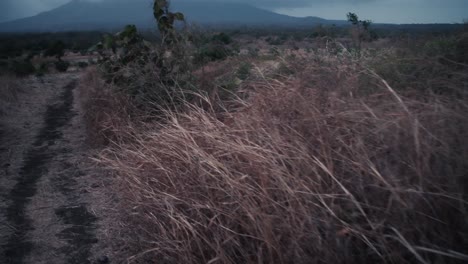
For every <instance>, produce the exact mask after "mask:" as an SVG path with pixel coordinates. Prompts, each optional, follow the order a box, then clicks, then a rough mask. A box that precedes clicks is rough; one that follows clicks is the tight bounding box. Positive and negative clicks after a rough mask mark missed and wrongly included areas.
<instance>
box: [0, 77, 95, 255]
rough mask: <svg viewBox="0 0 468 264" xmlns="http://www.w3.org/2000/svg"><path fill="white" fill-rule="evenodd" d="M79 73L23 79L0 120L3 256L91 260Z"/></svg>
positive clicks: (92, 237)
mask: <svg viewBox="0 0 468 264" xmlns="http://www.w3.org/2000/svg"><path fill="white" fill-rule="evenodd" d="M78 78H79V75H78V74H61V75H55V76H48V77H45V78H44V79H37V78H31V79H30V80H28V81H24V84H23V85H24V86H26V88H27V89H24V90H25V92H24V95H22V96H20V98H19V100H21V103H19V104H18V105H17V106H16V108H15V107H13V108H12V109H11V111H8V113H6V114H4V115H5V116H3V117H1V116H0V118H2V119H1V123H0V150H1V152H0V153H1V155H0V165H2V172H1V174H0V186H1V189H0V194H1V198H0V223H2V224H0V262H1V263H93V261H92V260H93V259H95V257H94V256H93V254H92V247H93V246H94V245H95V244H96V243H97V242H98V240H97V238H96V228H97V217H96V216H95V214H94V213H92V212H90V210H89V209H88V208H89V207H90V205H89V202H90V194H89V191H88V189H87V188H88V183H84V182H83V181H80V178H81V177H83V176H84V175H85V171H86V160H87V158H86V147H85V144H84V128H83V127H82V122H81V115H80V113H79V109H80V108H79V106H78V104H77V103H76V102H75V101H76V100H74V98H75V95H76V89H75V88H76V86H77V79H78Z"/></svg>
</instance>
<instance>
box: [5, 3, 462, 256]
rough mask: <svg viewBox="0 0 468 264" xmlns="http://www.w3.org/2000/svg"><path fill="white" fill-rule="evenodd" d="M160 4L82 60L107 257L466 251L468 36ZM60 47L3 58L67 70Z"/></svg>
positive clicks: (85, 106)
mask: <svg viewBox="0 0 468 264" xmlns="http://www.w3.org/2000/svg"><path fill="white" fill-rule="evenodd" d="M153 14H154V16H155V19H156V21H157V27H158V30H159V34H158V37H155V36H151V37H149V36H148V35H145V34H144V33H142V32H140V31H138V29H137V28H136V27H135V26H133V25H129V26H127V27H125V28H124V29H123V30H122V31H120V32H118V33H116V34H110V33H108V34H105V35H104V36H103V37H101V38H100V42H99V43H98V41H99V40H96V41H95V42H93V45H94V47H93V48H92V49H90V50H89V52H90V53H93V52H94V51H95V52H96V53H93V55H92V56H99V65H97V66H90V65H88V64H87V63H84V62H79V63H77V65H78V66H79V67H81V68H86V75H85V77H83V79H82V81H81V85H80V89H81V91H80V95H81V98H80V99H81V100H82V104H83V109H86V114H85V119H86V122H87V124H86V125H87V129H88V133H89V135H88V137H89V142H91V143H93V144H94V146H95V147H96V148H98V150H99V154H98V155H97V156H96V157H94V159H95V160H96V161H97V162H98V164H99V165H100V166H104V167H106V168H108V169H109V171H110V172H111V173H112V175H113V177H112V178H111V181H112V184H111V185H110V186H109V188H108V192H109V195H110V196H112V198H113V199H115V200H116V201H117V203H116V205H115V206H116V208H113V209H112V210H113V211H115V212H119V217H118V218H116V219H115V221H114V222H115V223H114V224H115V226H113V227H110V230H111V231H109V232H108V235H109V236H111V239H110V240H111V241H112V243H114V244H110V245H109V247H110V248H112V250H111V251H113V252H118V253H117V254H118V256H116V257H115V261H116V262H118V261H119V260H122V261H129V262H134V263H154V262H157V263H461V262H463V261H467V260H468V251H467V249H466V246H465V245H466V244H468V241H467V240H468V223H467V222H466V219H467V216H468V215H467V208H466V205H467V202H468V201H467V199H468V196H467V190H468V180H467V179H466V177H467V174H466V172H467V171H468V162H467V161H468V148H467V146H468V142H467V140H468V134H467V133H468V132H467V131H468V116H467V115H466V113H467V111H468V103H467V102H468V100H467V96H468V94H467V90H466V88H467V83H468V74H467V67H468V66H467V64H466V63H467V58H466V50H467V49H466V45H467V43H468V41H467V35H466V32H461V31H459V32H458V31H457V32H453V31H448V30H440V31H439V28H437V29H434V31H426V30H421V31H418V30H420V29H419V28H418V30H415V31H411V30H409V31H408V32H410V33H408V32H402V31H399V30H395V29H392V28H390V27H389V28H385V29H377V28H375V27H373V29H374V30H376V31H378V38H379V41H371V40H374V39H375V38H376V37H377V35H373V33H372V30H371V25H372V24H371V22H370V21H366V20H364V21H362V20H359V18H358V16H357V15H356V14H353V13H349V14H348V19H349V21H350V23H351V25H350V26H347V27H342V26H325V25H323V26H319V25H317V26H315V27H310V28H306V29H294V30H287V29H282V28H279V29H268V28H266V29H259V28H255V29H254V28H243V29H226V30H224V31H223V32H220V31H209V30H206V31H201V30H198V31H196V30H194V29H189V28H187V27H186V25H185V24H184V20H185V18H184V15H183V14H181V13H179V12H173V11H172V10H170V8H169V2H168V1H162V0H156V1H154V5H153ZM179 23H180V24H179ZM379 30H380V31H379ZM415 32H416V33H415ZM62 43H63V44H64V45H62V44H60V43H59V42H56V41H54V42H51V43H49V44H48V45H47V46H44V47H42V48H41V49H40V50H30V51H31V53H29V52H24V51H21V53H19V54H18V53H16V52H15V51H9V52H11V53H9V55H7V56H5V57H4V58H3V60H2V61H3V62H6V64H5V65H6V66H5V67H9V65H13V64H10V62H25V63H27V62H30V63H31V65H32V66H33V68H35V67H36V68H37V66H35V65H34V63H36V65H40V66H39V68H40V69H41V70H40V72H46V71H47V65H48V64H47V63H43V64H37V62H35V60H34V59H35V58H37V57H40V58H43V57H41V56H40V55H38V54H41V53H44V52H45V53H44V54H47V55H50V56H54V57H57V59H58V60H57V61H55V62H54V63H55V66H56V68H57V70H59V71H67V68H68V66H69V65H68V63H67V62H66V56H63V51H64V50H70V46H69V44H68V41H67V40H63V42H62ZM96 43H98V44H97V45H95V44H96ZM64 46H65V47H64ZM33 51H34V52H33ZM87 52H88V51H87ZM26 53H28V54H26ZM62 58H63V60H62ZM17 66H18V69H21V67H19V64H18V65H17ZM23 66H24V68H25V69H26V68H28V69H29V70H31V67H29V66H26V65H23ZM18 71H19V72H21V70H18ZM36 71H37V70H36ZM33 72H34V71H33ZM0 81H2V79H0ZM1 93H4V91H1ZM5 93H6V92H5ZM8 93H10V94H12V96H14V93H11V89H10V90H9V92H8Z"/></svg>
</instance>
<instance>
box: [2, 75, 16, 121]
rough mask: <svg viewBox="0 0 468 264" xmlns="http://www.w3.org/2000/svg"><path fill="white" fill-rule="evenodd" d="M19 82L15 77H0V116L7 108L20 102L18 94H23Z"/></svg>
mask: <svg viewBox="0 0 468 264" xmlns="http://www.w3.org/2000/svg"><path fill="white" fill-rule="evenodd" d="M18 82H19V80H18V79H17V78H15V77H13V76H9V75H0V115H1V114H2V112H3V111H4V110H5V109H4V108H5V107H7V106H8V105H10V104H12V103H15V102H16V101H17V100H18V93H20V92H21V87H20V86H19V83H18Z"/></svg>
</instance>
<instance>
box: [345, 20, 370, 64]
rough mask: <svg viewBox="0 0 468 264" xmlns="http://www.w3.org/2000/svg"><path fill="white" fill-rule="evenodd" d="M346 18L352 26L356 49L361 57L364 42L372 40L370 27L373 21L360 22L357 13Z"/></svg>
mask: <svg viewBox="0 0 468 264" xmlns="http://www.w3.org/2000/svg"><path fill="white" fill-rule="evenodd" d="M346 16H347V18H348V21H349V22H350V23H351V24H352V27H351V37H352V39H353V42H354V48H355V49H356V51H357V53H358V56H360V53H361V49H362V42H363V41H369V40H371V34H370V26H371V24H372V21H370V20H359V17H358V16H357V15H356V14H355V13H348V14H347V15H346Z"/></svg>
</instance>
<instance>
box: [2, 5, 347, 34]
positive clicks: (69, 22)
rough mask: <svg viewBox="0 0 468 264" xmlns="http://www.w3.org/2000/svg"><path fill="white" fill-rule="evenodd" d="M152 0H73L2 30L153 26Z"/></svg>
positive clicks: (206, 9)
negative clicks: (131, 25)
mask: <svg viewBox="0 0 468 264" xmlns="http://www.w3.org/2000/svg"><path fill="white" fill-rule="evenodd" d="M151 8H152V0H132V1H129V0H112V1H111V0H102V1H90V0H72V1H70V2H68V3H66V4H64V5H62V6H59V7H57V8H55V9H52V10H50V11H47V12H43V13H41V14H38V15H36V16H33V17H28V18H23V19H19V20H15V21H9V22H5V23H0V32H33V31H34V32H37V31H76V30H114V29H119V28H121V27H123V26H124V25H127V24H135V25H137V27H138V28H142V29H148V28H150V29H154V18H153V17H152V10H151ZM171 9H172V10H175V11H179V12H183V13H184V14H185V17H186V18H187V21H188V22H189V23H192V22H193V23H197V24H202V25H203V24H209V25H223V26H227V25H237V26H239V25H248V26H263V25H264V26H268V25H274V26H313V25H314V24H317V23H321V24H332V23H337V21H329V20H325V19H321V18H317V17H308V18H298V17H291V16H287V15H281V14H277V13H274V12H271V11H268V10H264V9H261V8H258V7H254V6H251V5H249V4H245V3H235V2H222V3H220V2H218V1H213V0H211V1H203V2H193V1H173V2H172V3H171ZM343 22H344V21H343Z"/></svg>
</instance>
